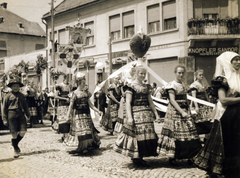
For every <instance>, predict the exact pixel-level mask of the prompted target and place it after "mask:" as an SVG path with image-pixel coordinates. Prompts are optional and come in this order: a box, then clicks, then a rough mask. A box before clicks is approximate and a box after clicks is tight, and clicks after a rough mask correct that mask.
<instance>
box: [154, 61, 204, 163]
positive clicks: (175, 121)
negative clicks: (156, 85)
mask: <svg viewBox="0 0 240 178" xmlns="http://www.w3.org/2000/svg"><path fill="white" fill-rule="evenodd" d="M185 72H186V69H185V67H184V66H180V65H178V66H176V67H175V69H174V73H175V80H174V81H172V82H170V83H168V84H167V85H166V86H165V87H164V90H165V91H164V92H165V95H166V96H167V98H168V99H169V104H168V108H167V112H166V115H165V119H164V125H163V128H162V132H161V135H160V136H159V141H158V152H159V153H160V154H163V155H167V156H168V157H169V163H170V164H171V165H177V164H178V163H177V159H188V163H189V164H190V163H192V160H191V159H192V158H193V157H194V156H195V155H196V154H197V153H198V152H199V151H200V149H201V148H202V146H201V143H200V139H199V136H198V134H197V130H196V127H195V124H194V121H193V119H192V118H191V117H190V108H189V105H188V102H187V86H186V85H185V84H184V75H185Z"/></svg>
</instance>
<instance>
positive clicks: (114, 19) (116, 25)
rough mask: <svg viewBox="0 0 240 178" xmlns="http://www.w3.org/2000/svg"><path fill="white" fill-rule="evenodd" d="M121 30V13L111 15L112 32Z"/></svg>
mask: <svg viewBox="0 0 240 178" xmlns="http://www.w3.org/2000/svg"><path fill="white" fill-rule="evenodd" d="M115 31H120V15H115V16H111V17H110V32H115Z"/></svg>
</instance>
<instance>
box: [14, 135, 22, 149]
mask: <svg viewBox="0 0 240 178" xmlns="http://www.w3.org/2000/svg"><path fill="white" fill-rule="evenodd" d="M22 138H23V137H21V136H20V135H18V136H17V145H16V146H17V149H18V152H19V153H20V152H21V150H20V148H19V147H18V143H19V142H20V141H21V140H22Z"/></svg>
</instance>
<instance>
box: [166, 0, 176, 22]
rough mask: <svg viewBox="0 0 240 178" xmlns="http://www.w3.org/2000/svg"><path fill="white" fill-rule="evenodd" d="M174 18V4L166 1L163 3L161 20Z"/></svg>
mask: <svg viewBox="0 0 240 178" xmlns="http://www.w3.org/2000/svg"><path fill="white" fill-rule="evenodd" d="M173 17H176V2H175V0H174V1H167V2H163V19H169V18H173Z"/></svg>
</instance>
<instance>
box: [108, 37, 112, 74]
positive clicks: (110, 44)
mask: <svg viewBox="0 0 240 178" xmlns="http://www.w3.org/2000/svg"><path fill="white" fill-rule="evenodd" d="M108 45H109V54H108V58H109V75H111V74H112V39H111V37H109V40H108Z"/></svg>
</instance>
